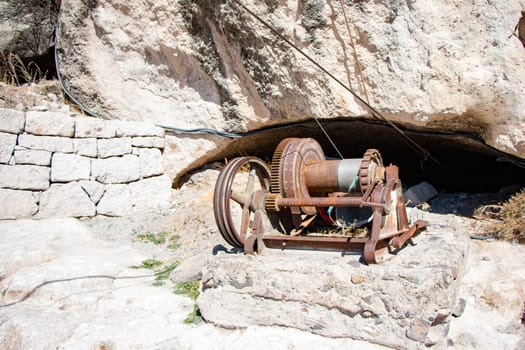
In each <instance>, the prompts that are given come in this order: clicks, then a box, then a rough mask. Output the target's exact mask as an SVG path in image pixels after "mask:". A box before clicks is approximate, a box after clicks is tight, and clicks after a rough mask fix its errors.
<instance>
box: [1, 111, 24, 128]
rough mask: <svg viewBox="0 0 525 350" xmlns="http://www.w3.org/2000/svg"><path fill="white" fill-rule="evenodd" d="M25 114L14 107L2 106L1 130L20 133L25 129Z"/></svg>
mask: <svg viewBox="0 0 525 350" xmlns="http://www.w3.org/2000/svg"><path fill="white" fill-rule="evenodd" d="M24 124H25V116H24V113H23V112H20V111H15V110H14V109H7V108H0V131H3V132H8V133H11V134H20V133H21V132H22V131H24Z"/></svg>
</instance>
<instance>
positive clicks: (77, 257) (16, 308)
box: [0, 167, 525, 349]
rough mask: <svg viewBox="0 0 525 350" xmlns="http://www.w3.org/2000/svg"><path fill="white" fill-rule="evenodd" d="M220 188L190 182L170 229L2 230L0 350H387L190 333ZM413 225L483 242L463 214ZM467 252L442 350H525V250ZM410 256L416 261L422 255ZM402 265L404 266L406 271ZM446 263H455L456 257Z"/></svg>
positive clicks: (207, 329) (58, 223) (152, 221)
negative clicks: (189, 290)
mask: <svg viewBox="0 0 525 350" xmlns="http://www.w3.org/2000/svg"><path fill="white" fill-rule="evenodd" d="M216 176H217V170H215V169H214V168H213V167H210V168H209V169H204V170H201V171H199V172H196V173H195V174H193V175H192V176H191V177H189V178H188V180H187V181H186V182H185V184H184V185H183V186H182V187H181V188H180V189H179V190H177V193H176V196H175V199H176V201H175V202H174V204H173V208H172V209H173V210H172V213H171V215H167V216H165V217H162V218H159V217H151V216H148V215H147V214H144V215H143V216H141V217H139V216H137V217H134V218H103V217H98V218H95V219H92V220H76V219H46V220H17V221H2V222H0V232H2V235H1V236H0V250H1V251H2V254H1V255H0V290H1V300H0V348H2V349H51V348H54V349H117V348H127V349H174V348H177V349H200V348H210V349H226V348H227V349H241V348H246V347H251V348H256V349H259V348H260V349H263V348H264V349H266V348H268V347H270V348H276V349H304V348H323V349H336V348H337V349H340V348H350V349H381V348H388V347H384V346H380V345H375V344H372V343H370V342H363V341H358V340H352V339H349V338H338V337H337V336H333V335H332V336H322V335H316V334H313V333H311V332H307V331H303V330H299V329H295V328H292V327H281V326H275V325H273V326H272V325H268V326H257V325H249V326H247V327H242V328H237V329H225V328H221V327H217V326H214V325H213V324H211V323H207V322H205V321H199V318H198V317H196V318H194V319H192V320H190V324H186V323H185V322H184V321H185V319H186V318H187V317H188V315H191V313H192V311H193V310H194V305H195V302H194V301H193V300H192V299H191V298H190V297H188V296H186V295H181V294H176V293H174V292H173V290H174V288H176V287H177V286H180V283H181V282H191V281H192V280H198V279H200V275H199V273H200V271H201V269H202V267H203V266H205V264H206V261H207V260H209V259H212V260H213V259H215V258H216V257H215V256H214V252H215V253H216V252H217V250H218V249H217V248H220V245H222V244H225V243H223V241H222V238H221V237H220V235H219V234H218V232H217V230H216V228H215V223H214V220H213V214H212V210H211V205H212V204H211V198H212V191H213V184H214V181H215V178H216ZM451 196H453V195H452V194H449V195H446V196H444V195H443V196H442V198H443V200H442V201H441V202H440V200H439V197H438V198H437V199H435V200H434V201H433V202H432V203H433V204H432V205H431V208H432V206H433V207H434V208H436V209H437V208H441V209H440V211H444V208H445V207H446V206H448V208H449V212H450V213H452V212H453V211H454V206H457V207H461V204H460V201H455V202H453V201H450V197H451ZM455 196H456V198H458V199H459V198H462V197H461V196H466V198H470V197H469V196H468V195H459V194H456V195H455ZM447 201H448V202H447ZM446 203H448V204H446ZM440 206H441V207H440ZM415 215H419V216H425V215H427V216H431V218H432V220H431V223H430V225H429V229H436V230H437V229H440V230H443V232H448V233H447V234H449V235H451V236H457V237H459V236H465V235H468V234H470V233H475V232H477V231H479V230H480V223H479V222H478V221H477V220H473V219H469V218H466V217H463V216H460V215H456V214H444V213H441V214H435V213H434V214H432V213H426V212H423V211H417V212H415ZM162 231H165V232H166V238H167V240H166V242H165V243H160V244H155V243H153V242H152V241H154V239H148V238H146V237H147V236H146V235H145V234H146V233H148V232H149V233H159V232H162ZM156 237H158V236H156ZM169 237H175V238H174V239H172V240H170V239H169ZM418 239H420V238H419V237H418ZM465 241H467V244H468V254H467V256H466V269H465V274H464V277H463V280H462V284H461V286H460V287H459V290H458V291H457V293H458V300H460V303H459V304H460V306H461V304H462V302H461V301H464V305H465V307H464V310H462V312H461V311H459V312H458V315H459V317H452V316H451V320H450V322H449V329H448V335H447V336H446V337H444V338H443V339H441V340H443V341H442V342H441V345H439V346H440V347H449V348H451V349H496V348H497V349H522V348H523V346H524V342H525V328H524V327H523V326H522V325H521V324H520V320H519V317H520V316H521V307H522V303H523V301H525V265H524V264H523V261H525V247H523V246H521V245H513V244H510V243H504V242H495V241H490V240H486V241H479V240H475V241H474V240H470V239H465ZM156 243H159V242H156ZM170 244H174V245H171V246H170ZM407 249H410V252H411V254H413V253H416V252H417V250H418V246H417V245H416V246H414V247H408V248H407ZM219 250H220V249H219ZM420 250H421V251H422V250H423V249H420ZM431 252H432V251H430V254H431ZM308 254H310V253H308ZM311 254H312V257H314V256H315V254H317V253H314V252H311ZM402 254H403V252H402V253H401V254H400V255H399V256H396V257H394V259H403V255H402ZM427 254H428V253H427ZM220 255H221V254H219V256H220ZM239 258H240V259H242V257H239ZM290 258H291V259H294V258H293V257H290ZM345 258H346V257H339V258H338V257H333V256H332V257H331V258H330V259H345ZM151 259H155V260H157V261H159V262H162V263H163V264H164V265H162V266H161V267H159V268H158V269H162V268H165V267H169V266H170V265H171V264H172V263H174V262H175V261H182V263H181V264H180V266H178V267H176V268H175V269H174V270H173V272H172V273H171V279H172V280H173V281H174V282H173V281H171V280H170V279H163V278H159V275H160V274H159V273H155V270H151V269H147V268H145V267H147V266H148V265H147V263H146V262H147V261H150V262H151V261H152V260H151ZM436 259H438V260H439V259H445V261H446V259H447V256H439V257H436ZM163 277H167V276H163ZM226 307H227V306H226ZM421 346H423V345H421ZM437 346H438V345H436V346H435V347H437ZM401 347H402V346H401Z"/></svg>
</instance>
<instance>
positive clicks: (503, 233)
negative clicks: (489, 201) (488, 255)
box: [475, 188, 525, 243]
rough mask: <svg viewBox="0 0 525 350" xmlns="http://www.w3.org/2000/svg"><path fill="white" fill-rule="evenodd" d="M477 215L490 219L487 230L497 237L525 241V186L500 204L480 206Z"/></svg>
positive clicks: (505, 239)
mask: <svg viewBox="0 0 525 350" xmlns="http://www.w3.org/2000/svg"><path fill="white" fill-rule="evenodd" d="M475 217H476V218H479V219H485V220H488V221H490V224H489V225H488V228H487V229H486V231H490V232H491V233H493V234H494V237H495V238H497V239H501V240H504V241H510V242H518V243H525V188H524V189H522V190H521V191H520V192H518V193H516V194H515V195H513V196H512V197H510V198H509V199H508V200H507V201H506V202H504V203H502V204H500V205H490V206H483V207H481V208H478V209H477V210H476V214H475Z"/></svg>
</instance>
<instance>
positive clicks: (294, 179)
mask: <svg viewBox="0 0 525 350" xmlns="http://www.w3.org/2000/svg"><path fill="white" fill-rule="evenodd" d="M324 160H325V155H324V152H323V149H322V148H321V145H319V143H318V142H317V141H315V140H314V139H312V138H303V139H299V138H288V139H284V140H283V141H281V142H280V143H279V145H278V146H277V148H276V150H275V152H274V155H273V158H272V166H271V177H272V179H271V192H272V193H275V194H280V195H281V196H283V197H285V198H310V194H309V192H308V187H307V185H306V182H305V176H304V172H305V167H306V166H307V165H310V164H313V163H317V162H321V161H324ZM300 209H301V212H302V213H303V214H307V215H314V214H316V213H317V208H315V207H301V208H300Z"/></svg>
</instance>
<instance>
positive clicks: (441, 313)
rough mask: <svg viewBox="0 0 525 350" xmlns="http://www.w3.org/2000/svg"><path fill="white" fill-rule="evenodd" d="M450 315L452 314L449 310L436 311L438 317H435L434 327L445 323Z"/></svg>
mask: <svg viewBox="0 0 525 350" xmlns="http://www.w3.org/2000/svg"><path fill="white" fill-rule="evenodd" d="M450 314H451V312H450V310H449V309H445V308H443V309H439V310H438V311H436V315H435V316H434V320H433V321H432V326H435V325H438V324H441V323H443V321H445V320H446V319H447V317H448V316H449V315H450Z"/></svg>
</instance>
